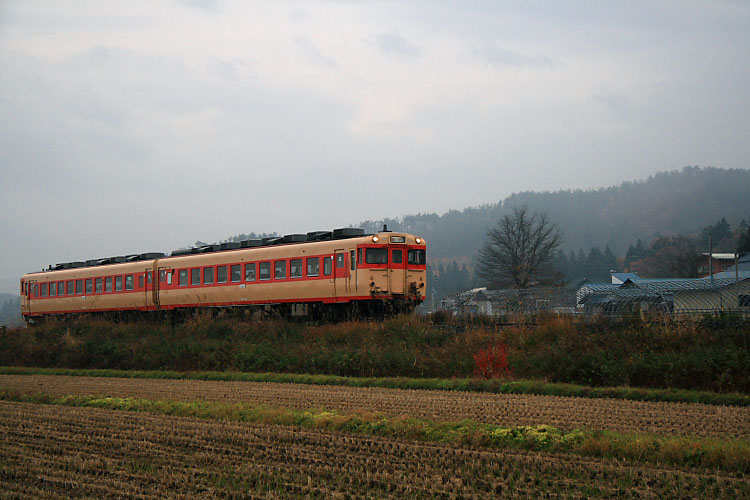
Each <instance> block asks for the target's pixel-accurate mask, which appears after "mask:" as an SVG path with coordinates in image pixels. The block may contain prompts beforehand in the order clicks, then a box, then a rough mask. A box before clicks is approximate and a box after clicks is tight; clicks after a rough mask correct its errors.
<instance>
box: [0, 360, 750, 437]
mask: <svg viewBox="0 0 750 500" xmlns="http://www.w3.org/2000/svg"><path fill="white" fill-rule="evenodd" d="M0 388H7V389H11V390H17V391H19V392H22V393H25V394H34V393H37V392H44V393H47V394H51V395H59V396H63V395H69V394H71V395H97V396H113V397H137V398H145V399H157V400H164V399H176V400H182V401H197V400H203V401H224V402H248V403H255V404H268V405H271V406H274V407H281V408H291V409H310V408H326V409H332V410H341V411H355V410H362V411H368V412H374V413H383V414H386V415H394V416H395V415H410V416H416V417H423V418H428V419H434V420H440V421H456V420H461V419H471V420H474V421H477V422H483V423H491V424H497V425H504V426H516V425H539V424H548V425H552V426H555V427H558V428H561V429H566V430H569V429H574V428H580V429H606V430H614V431H620V432H646V433H651V434H662V435H692V436H712V437H723V438H726V437H730V436H734V437H739V438H742V439H750V408H748V407H723V406H714V405H701V404H690V403H651V402H641V401H625V400H616V399H585V398H570V397H555V396H534V395H508V394H486V393H468V392H446V391H416V390H400V389H383V388H356V387H341V386H316V385H302V384H278V383H266V382H223V381H222V382H219V381H196V380H155V379H123V378H98V377H67V376H46V375H0Z"/></svg>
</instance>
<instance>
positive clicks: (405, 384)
mask: <svg viewBox="0 0 750 500" xmlns="http://www.w3.org/2000/svg"><path fill="white" fill-rule="evenodd" d="M0 374H2V375H66V376H72V377H117V378H139V379H172V380H182V379H184V380H217V381H244V382H278V383H288V384H309V385H338V386H345V387H384V388H391V389H420V390H436V391H463V392H488V393H494V394H530V395H540V396H570V397H581V398H613V399H625V400H630V401H663V402H673V403H674V402H681V403H701V404H711V405H730V406H750V396H748V395H746V394H739V393H715V392H707V391H691V390H686V389H645V388H635V387H590V386H582V385H575V384H553V383H546V382H543V381H538V380H510V381H509V380H499V379H492V380H484V379H478V378H449V379H435V378H408V377H381V378H375V377H341V376H337V375H307V374H293V373H247V372H212V371H205V372H177V371H158V370H156V371H143V370H85V369H66V368H31V367H10V366H0Z"/></svg>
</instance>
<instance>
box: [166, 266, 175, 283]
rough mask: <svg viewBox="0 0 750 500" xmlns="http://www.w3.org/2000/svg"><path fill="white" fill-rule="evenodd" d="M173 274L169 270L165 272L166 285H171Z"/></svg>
mask: <svg viewBox="0 0 750 500" xmlns="http://www.w3.org/2000/svg"><path fill="white" fill-rule="evenodd" d="M173 272H174V271H172V270H171V269H170V270H169V271H168V272H167V285H171V284H172V273H173Z"/></svg>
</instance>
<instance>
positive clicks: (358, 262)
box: [357, 248, 365, 266]
mask: <svg viewBox="0 0 750 500" xmlns="http://www.w3.org/2000/svg"><path fill="white" fill-rule="evenodd" d="M363 253H365V251H364V250H363V249H361V248H358V249H357V264H359V265H360V266H361V265H362V254H363Z"/></svg>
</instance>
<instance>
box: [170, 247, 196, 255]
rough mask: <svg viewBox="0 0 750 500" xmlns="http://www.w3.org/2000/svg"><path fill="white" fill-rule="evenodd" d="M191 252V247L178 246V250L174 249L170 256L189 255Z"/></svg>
mask: <svg viewBox="0 0 750 500" xmlns="http://www.w3.org/2000/svg"><path fill="white" fill-rule="evenodd" d="M191 253H193V252H192V248H180V249H179V250H174V251H173V252H172V254H171V256H172V257H179V256H180V255H190V254H191Z"/></svg>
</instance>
